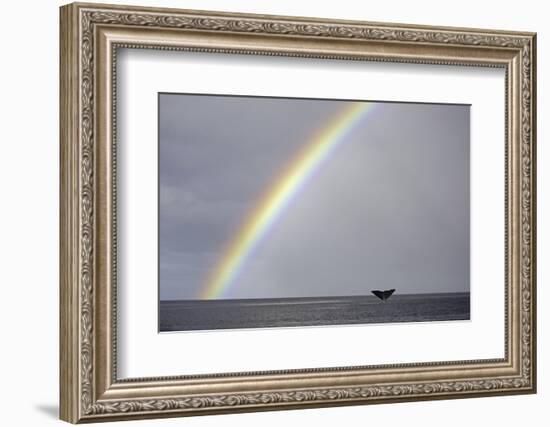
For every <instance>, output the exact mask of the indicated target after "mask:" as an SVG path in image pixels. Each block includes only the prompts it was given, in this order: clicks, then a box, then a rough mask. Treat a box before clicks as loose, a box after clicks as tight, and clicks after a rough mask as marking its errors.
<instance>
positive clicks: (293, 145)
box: [159, 94, 470, 299]
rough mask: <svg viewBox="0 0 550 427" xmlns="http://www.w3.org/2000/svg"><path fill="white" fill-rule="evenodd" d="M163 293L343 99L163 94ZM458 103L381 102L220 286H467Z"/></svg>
mask: <svg viewBox="0 0 550 427" xmlns="http://www.w3.org/2000/svg"><path fill="white" fill-rule="evenodd" d="M159 104H160V105H159V108H160V114H159V118H160V123H159V136H160V141H159V144H160V147H159V155H160V159H159V166H160V174H159V175H160V183H159V190H160V197H159V199H160V227H159V230H160V239H159V240H160V294H161V299H196V298H199V296H200V295H201V289H203V288H204V285H205V281H206V278H207V277H208V274H209V272H210V271H212V269H213V268H215V266H216V265H217V263H218V262H219V261H220V259H221V257H222V256H223V250H224V247H225V246H226V245H227V243H228V242H229V241H231V239H232V238H233V237H234V235H235V233H236V232H237V231H238V230H239V228H240V226H241V224H242V221H243V218H245V217H246V216H247V215H248V214H249V212H250V211H251V210H252V209H253V208H254V206H255V205H256V203H257V201H258V200H259V199H260V198H261V197H262V196H263V195H264V194H265V192H266V191H267V189H268V188H269V187H270V184H271V183H272V182H273V181H274V180H275V179H276V178H277V177H278V176H280V174H281V171H282V170H284V168H285V166H286V165H288V163H289V161H290V160H291V159H293V157H294V156H295V154H296V152H297V151H298V150H300V148H302V147H303V146H304V145H306V144H307V143H308V142H310V141H311V138H312V135H315V134H316V133H318V132H319V130H322V129H323V128H324V127H326V126H327V124H328V123H330V120H331V118H333V117H334V116H335V114H338V112H340V111H342V109H343V108H345V107H346V105H349V104H346V102H343V101H328V100H301V99H286V98H280V99H276V98H251V97H219V96H206V95H202V96H201V95H185V94H161V95H160V96H159ZM469 117H470V109H469V106H466V105H440V104H406V103H377V105H376V107H375V108H374V109H373V110H372V112H371V113H370V114H369V115H368V116H367V117H366V118H365V119H363V120H362V121H361V122H360V123H359V125H358V126H357V127H356V128H355V130H354V131H353V132H352V133H351V134H350V135H349V136H348V137H346V139H345V140H344V141H343V142H342V143H341V144H340V145H339V146H338V147H337V149H336V150H334V152H333V153H332V154H331V156H330V157H329V158H328V160H327V161H326V162H324V164H323V165H322V167H321V168H319V169H318V170H317V171H316V172H315V174H314V175H313V176H312V177H311V178H310V179H309V180H308V181H307V183H306V185H304V186H303V188H301V190H300V191H299V192H298V193H297V194H296V196H295V197H294V198H293V199H292V200H291V202H290V204H289V205H288V206H287V208H286V209H284V210H283V211H282V213H281V215H279V216H278V217H277V221H275V223H274V225H273V227H271V228H270V229H269V232H267V233H266V234H265V235H264V236H263V238H262V239H261V240H260V243H259V244H258V245H257V246H256V247H255V249H254V250H253V251H252V253H251V254H250V256H248V257H247V258H246V261H245V262H244V264H243V266H242V268H241V269H240V271H239V274H238V275H237V276H236V278H235V280H234V281H233V282H232V284H231V285H230V286H229V287H228V288H227V291H226V293H224V294H223V297H224V298H276V297H302V296H304V297H306V296H309V297H311V296H344V295H367V294H369V293H370V290H371V289H375V288H389V287H392V288H397V289H399V291H400V293H417V292H463V291H468V290H469V275H470V271H469V257H470V251H469V244H470V243H469V242H470V222H469V212H470V204H469V197H470V195H469V185H470V183H469V156H470V152H469V134H470V126H469V120H470V119H469Z"/></svg>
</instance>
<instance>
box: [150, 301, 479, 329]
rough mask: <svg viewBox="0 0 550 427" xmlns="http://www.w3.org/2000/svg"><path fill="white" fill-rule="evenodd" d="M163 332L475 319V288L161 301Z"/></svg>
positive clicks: (161, 327)
mask: <svg viewBox="0 0 550 427" xmlns="http://www.w3.org/2000/svg"><path fill="white" fill-rule="evenodd" d="M159 319H160V328H159V329H160V331H161V332H169V331H191V330H211V329H241V328H271V327H289V326H314V325H315V326H321V325H349V324H366V323H396V322H440V321H449V320H469V319H470V293H469V292H466V293H440V294H407V295H399V294H394V295H393V296H392V297H390V298H389V299H388V300H387V301H386V302H383V301H381V300H380V299H378V298H377V297H375V296H352V297H322V298H278V299H239V300H237V299H233V300H230V299H226V300H170V301H160V305H159Z"/></svg>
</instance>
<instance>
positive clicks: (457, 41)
mask: <svg viewBox="0 0 550 427" xmlns="http://www.w3.org/2000/svg"><path fill="white" fill-rule="evenodd" d="M535 41H536V37H535V34H533V33H523V32H522V33H519V32H509V31H493V30H477V29H458V28H436V27H424V26H411V25H401V24H381V23H368V22H353V21H329V20H321V19H310V18H295V17H280V16H263V15H242V14H229V13H217V12H198V11H189V10H174V9H157V8H140V7H127V6H112V5H98V4H71V5H67V6H63V7H62V8H61V49H60V50H61V83H60V92H61V93H60V109H61V112H60V135H61V167H62V170H61V206H60V208H61V241H60V254H61V266H60V268H61V270H60V272H61V274H60V349H61V351H60V384H61V396H60V402H61V411H60V416H61V419H63V420H66V421H69V422H72V423H78V422H90V421H112V420H119V419H129V418H154V417H167V416H183V415H200V414H215V413H227V412H237V411H257V410H275V409H285V408H306V407H318V406H330V405H352V404H368V403H383V402H399V401H410V400H427V399H443V398H460V397H475V396H487V395H496V394H520V393H534V392H535V390H536V340H535V327H536V319H535V280H536V274H535V267H536V265H535V249H536V248H535V237H536V223H535V212H536V206H535V189H536V188H535V187H536V183H535V178H536V172H535V122H536V120H535V80H536V79H535V68H536V67H535V49H536V47H535ZM118 47H130V48H154V49H171V50H193V51H202V52H227V53H245V54H253V55H286V56H299V57H316V58H338V59H348V60H371V61H373V60H375V61H394V62H407V63H433V64H447V65H472V66H489V67H502V68H504V69H505V70H506V76H507V79H506V90H505V93H503V95H504V96H505V97H506V107H507V117H506V132H505V134H506V144H505V147H506V148H505V150H506V176H505V177H503V178H504V179H505V185H506V212H505V213H504V214H505V217H506V227H505V228H506V229H505V230H504V231H505V236H506V237H505V240H506V253H505V255H504V256H505V259H506V271H505V277H506V283H505V294H506V307H505V312H506V316H505V317H506V322H505V323H506V325H505V329H506V334H505V335H506V340H505V341H506V342H505V357H504V358H503V359H497V360H472V361H458V362H445V363H435V362H434V363H425V364H406V365H398V366H396V365H384V366H363V367H337V368H333V369H311V370H292V371H277V372H275V371H270V372H250V373H241V374H222V373H220V374H219V375H207V376H206V375H204V376H193V377H175V378H143V379H132V380H119V379H117V374H116V372H117V370H116V357H115V356H116V334H115V331H116V286H115V285H116V257H115V254H116V229H115V226H116V187H115V185H114V176H115V172H116V156H115V154H116V152H115V150H114V147H115V145H114V144H115V141H114V135H115V132H114V131H115V126H116V116H115V112H116V110H115V102H116V92H115V90H114V89H115V87H116V74H115V72H114V70H115V68H114V65H115V63H116V52H117V48H118Z"/></svg>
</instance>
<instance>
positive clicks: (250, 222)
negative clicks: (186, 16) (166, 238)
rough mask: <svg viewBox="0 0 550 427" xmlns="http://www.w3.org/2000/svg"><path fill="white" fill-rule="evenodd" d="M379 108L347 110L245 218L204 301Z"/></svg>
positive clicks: (361, 105) (364, 105) (223, 286)
mask: <svg viewBox="0 0 550 427" xmlns="http://www.w3.org/2000/svg"><path fill="white" fill-rule="evenodd" d="M375 105H376V104H374V103H368V102H356V103H353V104H351V105H350V106H349V107H347V108H345V109H344V111H343V112H342V113H340V114H339V115H337V116H336V117H335V118H334V119H333V120H332V121H330V122H329V124H328V125H327V126H325V127H324V128H323V129H322V130H321V131H320V132H318V133H316V134H315V135H314V136H313V137H312V138H311V140H310V142H309V143H308V144H306V145H305V147H304V148H303V149H302V150H301V151H300V152H299V153H298V154H297V155H296V156H295V157H294V159H293V160H292V161H291V163H290V164H289V165H288V166H287V167H286V169H285V170H284V171H283V173H282V174H281V175H280V176H279V177H278V178H277V179H276V180H275V181H274V182H273V184H272V185H270V186H269V187H268V190H267V191H266V192H265V194H264V196H263V197H262V198H261V199H260V201H259V202H258V203H257V204H256V206H255V207H254V208H253V209H252V211H251V212H250V214H249V215H248V216H247V217H246V218H245V220H244V222H243V223H242V225H241V227H240V228H239V231H238V232H237V234H236V235H235V236H234V238H233V239H232V240H231V241H230V242H229V245H228V246H227V247H226V248H225V250H224V251H223V252H222V253H223V257H222V258H221V261H220V262H219V263H218V264H217V266H216V267H215V269H214V270H213V271H212V272H211V274H210V275H209V276H208V279H207V281H206V284H205V286H204V287H203V291H202V292H201V296H200V297H201V298H202V299H214V298H219V297H221V296H223V293H224V292H225V291H226V290H227V289H228V288H229V286H230V285H231V284H232V283H233V282H234V281H235V279H236V277H237V276H238V274H239V272H240V271H241V270H242V268H243V266H244V264H245V262H246V260H247V259H248V257H249V256H250V255H251V254H252V252H253V251H254V248H256V247H257V246H258V244H259V243H260V242H261V241H262V239H263V238H264V237H265V236H267V234H268V233H269V231H270V230H271V229H272V228H273V226H274V225H275V223H276V222H277V220H278V219H279V218H280V217H281V215H282V214H283V212H284V211H285V209H286V208H287V207H288V205H289V204H290V202H291V201H292V200H293V199H294V198H295V197H296V196H297V195H298V193H299V192H300V190H301V189H303V188H304V186H305V184H306V183H307V182H308V180H309V179H310V178H311V177H312V176H313V175H314V173H315V172H316V171H317V170H318V169H319V168H320V167H321V166H322V165H323V163H324V162H325V161H326V160H327V159H328V158H329V157H330V155H331V154H332V153H333V152H334V151H335V150H336V149H337V148H338V147H339V146H340V145H341V144H342V143H343V142H344V141H346V140H347V139H348V138H347V137H348V136H349V135H350V134H351V133H352V132H353V131H354V130H355V129H356V128H357V126H358V125H359V124H360V123H361V121H362V120H363V119H364V118H365V117H366V116H367V115H368V113H369V112H371V111H372V110H373V108H374V106H375Z"/></svg>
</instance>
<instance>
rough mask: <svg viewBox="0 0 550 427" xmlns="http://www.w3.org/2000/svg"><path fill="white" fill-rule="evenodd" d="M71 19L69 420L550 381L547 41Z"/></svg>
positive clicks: (66, 87) (65, 68)
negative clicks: (545, 317)
mask: <svg viewBox="0 0 550 427" xmlns="http://www.w3.org/2000/svg"><path fill="white" fill-rule="evenodd" d="M60 22H61V49H60V51H61V85H60V88H61V94H60V96H61V98H60V100H61V103H60V104H61V107H60V108H61V112H60V134H61V165H62V172H61V248H60V250H61V283H60V295H61V304H60V306H61V313H60V326H61V331H60V337H61V340H60V341H61V344H60V345H61V349H60V372H61V378H60V386H61V402H60V407H61V411H60V413H61V418H62V419H63V420H65V421H69V422H72V423H78V422H90V421H112V420H123V419H130V418H154V417H168V416H185V415H201V414H216V413H227V412H242V411H257V410H271V409H272V410H275V409H285V408H289V409H290V408H306V407H319V406H330V405H352V404H369V403H385V402H400V401H411V400H429V399H443V398H462V397H479V396H488V395H497V394H520V393H534V392H535V390H536V335H535V332H536V331H535V326H536V321H535V320H536V319H535V314H536V311H535V308H536V304H535V303H536V299H535V297H536V288H535V279H536V263H535V261H536V259H535V236H536V222H535V212H536V206H535V202H536V199H535V194H536V192H535V190H536V182H535V181H536V180H535V178H536V173H535V130H536V126H535V124H536V116H535V105H536V103H535V82H536V78H535V71H536V63H535V52H536V47H535V34H533V33H519V32H510V31H496V30H479V29H462V28H438V27H427V26H426V27H423V26H412V25H402V24H381V23H369V22H353V21H330V20H322V19H313V18H297V17H281V16H263V15H243V14H230V13H218V12H205V11H189V10H175V9H158V8H142V7H128V6H110V5H93V4H71V5H67V6H63V7H62V8H61V20H60Z"/></svg>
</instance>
